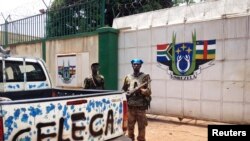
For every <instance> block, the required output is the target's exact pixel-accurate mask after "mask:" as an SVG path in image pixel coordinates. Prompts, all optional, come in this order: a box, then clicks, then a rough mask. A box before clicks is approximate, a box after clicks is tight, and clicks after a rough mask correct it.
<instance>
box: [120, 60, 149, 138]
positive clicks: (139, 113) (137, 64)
mask: <svg viewBox="0 0 250 141" xmlns="http://www.w3.org/2000/svg"><path fill="white" fill-rule="evenodd" d="M131 64H132V67H133V70H134V73H133V74H128V75H127V76H126V77H125V79H124V84H123V87H122V89H123V90H124V91H126V92H128V93H129V91H131V90H133V89H134V88H136V87H137V86H140V85H141V84H143V83H144V82H149V80H150V76H149V74H145V73H143V72H140V68H141V65H142V64H143V61H142V60H140V59H133V60H132V61H131ZM150 95H151V88H150V84H149V83H148V84H146V85H144V86H143V87H142V88H141V89H138V90H137V91H135V92H134V93H133V94H130V95H129V96H127V99H128V136H129V137H130V138H131V139H132V141H134V140H135V135H134V128H135V123H136V122H137V124H138V131H139V135H138V136H137V140H138V141H145V140H146V139H145V133H146V126H147V124H148V123H147V117H146V110H147V109H148V101H147V97H149V96H150Z"/></svg>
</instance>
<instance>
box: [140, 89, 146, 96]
mask: <svg viewBox="0 0 250 141" xmlns="http://www.w3.org/2000/svg"><path fill="white" fill-rule="evenodd" d="M140 91H141V94H142V95H146V93H147V92H148V89H145V88H141V89H140Z"/></svg>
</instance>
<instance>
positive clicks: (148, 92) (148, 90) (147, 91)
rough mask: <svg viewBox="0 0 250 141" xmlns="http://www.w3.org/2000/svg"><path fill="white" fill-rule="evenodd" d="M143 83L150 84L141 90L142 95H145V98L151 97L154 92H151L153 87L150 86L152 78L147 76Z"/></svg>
mask: <svg viewBox="0 0 250 141" xmlns="http://www.w3.org/2000/svg"><path fill="white" fill-rule="evenodd" d="M142 82H143V83H144V82H148V84H147V85H145V86H144V87H143V88H141V89H140V90H141V94H142V95H145V96H149V95H151V93H152V92H151V85H150V76H149V75H147V76H145V78H143V80H142Z"/></svg>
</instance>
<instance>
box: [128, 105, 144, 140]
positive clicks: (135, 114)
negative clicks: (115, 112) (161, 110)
mask: <svg viewBox="0 0 250 141" xmlns="http://www.w3.org/2000/svg"><path fill="white" fill-rule="evenodd" d="M136 122H137V124H138V136H137V140H138V141H146V139H145V135H146V126H147V125H148V121H147V117H146V110H142V109H138V108H131V107H129V110H128V136H129V138H131V139H132V141H134V140H135V134H134V130H135V123H136Z"/></svg>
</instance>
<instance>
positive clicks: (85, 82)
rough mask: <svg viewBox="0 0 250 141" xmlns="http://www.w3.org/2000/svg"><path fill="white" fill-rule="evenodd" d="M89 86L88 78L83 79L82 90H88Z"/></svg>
mask: <svg viewBox="0 0 250 141" xmlns="http://www.w3.org/2000/svg"><path fill="white" fill-rule="evenodd" d="M89 87H90V85H89V80H88V78H85V79H84V85H83V88H84V89H89Z"/></svg>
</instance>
